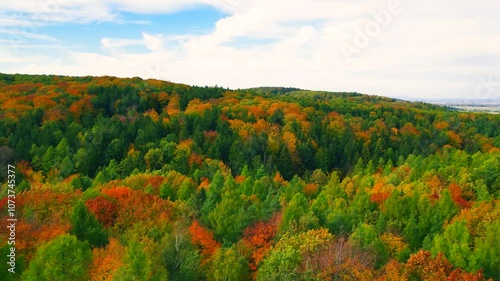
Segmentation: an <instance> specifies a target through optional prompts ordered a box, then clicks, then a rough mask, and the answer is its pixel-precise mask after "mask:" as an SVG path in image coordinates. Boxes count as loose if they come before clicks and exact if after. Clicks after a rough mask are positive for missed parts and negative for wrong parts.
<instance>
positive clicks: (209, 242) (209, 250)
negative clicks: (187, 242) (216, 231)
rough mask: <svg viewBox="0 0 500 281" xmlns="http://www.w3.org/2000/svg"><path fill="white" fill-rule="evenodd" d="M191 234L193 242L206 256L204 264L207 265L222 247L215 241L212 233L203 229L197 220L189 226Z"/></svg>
mask: <svg viewBox="0 0 500 281" xmlns="http://www.w3.org/2000/svg"><path fill="white" fill-rule="evenodd" d="M189 233H190V234H191V242H192V243H193V244H194V245H196V246H197V247H198V248H199V249H200V250H201V254H202V255H203V256H204V259H203V261H202V262H203V263H206V262H207V260H208V258H210V257H211V256H212V255H213V254H215V252H216V251H217V249H218V248H219V247H220V246H221V245H220V243H219V242H217V241H216V240H215V239H214V235H213V233H212V232H211V231H209V230H207V229H205V228H203V227H202V226H201V225H200V224H199V223H198V221H197V220H194V221H193V222H192V223H191V226H189Z"/></svg>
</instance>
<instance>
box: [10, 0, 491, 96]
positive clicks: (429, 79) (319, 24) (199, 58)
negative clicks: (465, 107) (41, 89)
mask: <svg viewBox="0 0 500 281" xmlns="http://www.w3.org/2000/svg"><path fill="white" fill-rule="evenodd" d="M43 1H46V2H51V1H56V0H43ZM43 1H41V2H40V0H25V1H10V2H9V3H8V4H6V6H5V7H4V10H5V11H11V12H13V13H28V14H29V13H34V14H35V15H36V14H39V13H40V11H41V10H40V9H39V7H40V6H39V5H40V3H44V2H43ZM391 1H397V0H387V1H385V0H383V1H381V0H363V1H356V2H354V1H347V0H338V1H332V0H309V1H307V0H287V1H285V0H267V1H265V0H249V1H245V0H220V1H217V0H188V1H186V0H170V1H165V0H145V1H139V2H138V1H136V0H134V1H132V0H121V1H118V0H103V1H97V0H95V1H93V2H90V4H89V2H88V1H84V0H76V1H69V0H66V1H63V0H57V3H59V6H58V7H52V10H51V9H49V8H47V7H49V6H48V5H46V9H45V12H46V13H48V14H50V15H51V16H50V21H52V22H74V21H76V22H92V21H120V16H119V13H120V12H135V13H142V14H148V13H149V14H151V13H171V12H175V11H178V10H182V9H186V8H189V7H192V6H195V5H211V6H214V7H216V8H218V9H220V10H223V11H225V12H227V13H229V16H227V17H226V18H223V19H220V20H219V21H218V22H217V23H216V25H215V29H214V30H213V32H210V33H207V34H202V35H183V34H180V35H177V36H171V35H168V36H167V35H162V34H151V33H149V32H147V25H146V28H145V30H146V31H145V32H143V33H142V34H131V35H130V37H132V38H137V39H130V38H102V39H101V45H102V48H103V53H100V54H99V53H83V52H77V51H74V50H73V51H72V50H67V49H60V50H59V51H58V52H54V54H53V56H46V55H45V56H44V55H39V54H35V55H32V54H30V53H27V52H26V53H23V54H24V55H25V56H26V58H31V57H32V58H33V59H31V60H30V59H28V60H25V59H19V60H17V61H12V60H9V61H6V60H2V59H0V62H2V63H3V64H4V69H3V70H2V71H8V72H25V73H58V74H70V75H87V74H91V75H115V76H141V77H155V78H160V79H167V80H171V81H176V82H183V83H188V84H198V85H215V84H218V85H222V86H227V87H232V88H243V87H254V86H262V85H277V86H294V87H301V88H311V89H322V90H345V91H360V92H364V93H368V94H379V95H390V96H408V97H417V96H418V97H442V96H447V97H470V96H471V95H473V91H474V88H475V85H477V84H478V83H480V82H479V81H478V76H481V75H490V74H496V73H498V72H497V68H496V66H497V65H498V64H491V63H486V61H487V60H493V61H500V48H499V47H500V35H498V32H497V26H499V25H500V19H498V17H497V15H496V13H495V12H494V11H498V10H499V8H500V4H499V3H498V2H496V1H493V0H480V1H476V2H474V3H470V2H468V1H462V0H458V1H452V0H443V1H440V2H435V1H430V0H421V1H410V0H401V2H400V5H401V7H402V11H401V12H400V13H396V14H392V15H391V18H390V21H389V23H388V24H387V26H385V24H379V25H380V30H379V32H377V35H376V36H369V38H368V39H369V40H368V41H369V42H368V43H367V44H364V45H366V46H364V45H363V47H359V45H358V46H357V47H356V40H357V39H359V38H357V37H359V34H358V33H357V31H356V30H358V29H359V30H365V29H366V28H367V26H369V25H370V24H372V27H373V24H374V23H376V21H377V20H376V19H375V18H374V13H378V12H380V11H387V10H388V9H389V8H388V6H389V5H390V3H391ZM37 3H38V4H37ZM37 5H38V6H37ZM37 7H38V8H37ZM42 11H43V9H42ZM47 11H48V12H47ZM38 18H39V19H41V18H42V17H38ZM146 18H147V17H146ZM18 20H19V19H18V18H15V17H11V18H8V19H0V26H2V25H4V26H7V25H12V26H15V25H16V23H17V24H18V22H17V21H18ZM37 21H38V20H37ZM39 22H43V21H39ZM145 23H147V22H145ZM0 32H1V30H0ZM42 36H43V35H42ZM264 39H272V40H268V41H266V43H265V44H259V43H255V42H259V40H264ZM252 40H253V41H252ZM252 42H254V43H252ZM233 43H237V44H233ZM246 43H248V45H246ZM343 44H349V45H351V46H355V47H356V49H357V52H356V53H354V54H352V56H350V59H347V58H346V53H345V51H343V50H342V48H341V46H343ZM130 46H143V47H144V48H145V50H148V51H147V52H143V53H140V54H139V53H137V52H135V53H134V52H132V51H130V50H129V49H128V48H127V47H130ZM0 51H2V52H12V50H10V51H9V50H8V49H6V48H4V49H3V50H2V49H1V48H0ZM2 57H3V56H2ZM470 57H482V58H484V61H483V60H479V59H472V60H471V59H467V58H470ZM56 58H57V59H56ZM494 94H498V93H494ZM499 96H500V95H499Z"/></svg>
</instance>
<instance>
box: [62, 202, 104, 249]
mask: <svg viewBox="0 0 500 281" xmlns="http://www.w3.org/2000/svg"><path fill="white" fill-rule="evenodd" d="M70 221H71V234H73V235H75V236H76V237H77V238H78V239H79V240H81V241H87V242H88V243H89V244H90V245H91V246H92V247H103V246H105V245H106V244H107V243H108V234H107V233H106V230H105V229H104V227H103V226H102V225H101V224H100V223H99V221H98V220H97V218H96V217H95V216H94V215H93V214H92V213H90V212H89V210H88V208H87V207H86V206H85V204H84V203H83V202H82V201H79V202H78V203H77V204H76V205H75V207H73V211H72V212H71V218H70Z"/></svg>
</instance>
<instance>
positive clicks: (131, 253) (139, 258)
mask: <svg viewBox="0 0 500 281" xmlns="http://www.w3.org/2000/svg"><path fill="white" fill-rule="evenodd" d="M149 271H150V268H149V265H148V257H147V256H146V253H145V252H144V247H143V245H141V243H139V242H135V241H133V242H131V243H130V244H129V246H128V250H127V254H126V256H125V261H124V265H123V266H122V267H121V268H120V269H118V271H117V272H116V274H115V277H114V280H118V281H135V280H138V281H145V280H149V278H148V275H149Z"/></svg>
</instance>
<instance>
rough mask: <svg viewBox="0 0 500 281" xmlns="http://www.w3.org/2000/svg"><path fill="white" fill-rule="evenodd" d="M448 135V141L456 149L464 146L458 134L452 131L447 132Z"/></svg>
mask: <svg viewBox="0 0 500 281" xmlns="http://www.w3.org/2000/svg"><path fill="white" fill-rule="evenodd" d="M446 135H447V136H448V141H449V142H450V144H451V145H453V146H455V147H461V146H462V143H463V140H462V138H461V137H460V136H459V135H458V134H457V133H455V132H454V131H451V130H450V131H448V132H446Z"/></svg>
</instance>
